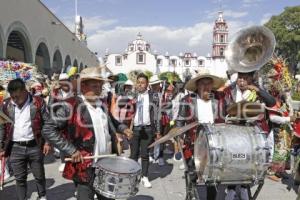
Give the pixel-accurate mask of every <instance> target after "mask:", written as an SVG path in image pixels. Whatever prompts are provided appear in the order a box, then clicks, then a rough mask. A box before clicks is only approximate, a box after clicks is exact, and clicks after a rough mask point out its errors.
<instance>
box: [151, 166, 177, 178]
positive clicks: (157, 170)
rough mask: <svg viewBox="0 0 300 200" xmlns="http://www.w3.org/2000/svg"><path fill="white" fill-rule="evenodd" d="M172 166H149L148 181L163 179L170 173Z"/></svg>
mask: <svg viewBox="0 0 300 200" xmlns="http://www.w3.org/2000/svg"><path fill="white" fill-rule="evenodd" d="M173 168H174V166H173V164H169V163H166V164H165V165H164V166H159V165H158V164H156V163H155V164H150V167H149V181H153V180H155V179H157V178H164V177H166V176H168V175H169V174H171V173H172V171H173Z"/></svg>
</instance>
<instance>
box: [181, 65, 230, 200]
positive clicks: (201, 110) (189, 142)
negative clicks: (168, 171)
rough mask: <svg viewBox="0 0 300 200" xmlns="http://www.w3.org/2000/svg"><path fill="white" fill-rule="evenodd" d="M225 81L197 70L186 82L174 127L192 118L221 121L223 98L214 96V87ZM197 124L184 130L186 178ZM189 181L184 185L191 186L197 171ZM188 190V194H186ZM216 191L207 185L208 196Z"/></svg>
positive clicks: (190, 165)
mask: <svg viewBox="0 0 300 200" xmlns="http://www.w3.org/2000/svg"><path fill="white" fill-rule="evenodd" d="M223 84H224V82H223V80H222V79H221V78H219V77H217V76H214V75H211V74H210V73H209V71H208V70H203V71H200V72H199V73H198V74H197V75H196V76H195V77H194V78H193V79H191V80H189V81H188V82H187V83H186V86H185V89H187V90H189V91H190V92H191V93H190V94H188V95H186V96H185V97H184V98H183V99H182V101H181V104H180V107H179V113H178V117H177V120H176V127H183V126H185V125H186V124H190V123H192V122H195V121H197V122H199V123H220V122H223V117H222V116H223V115H222V112H223V111H222V110H221V108H222V106H221V105H222V102H221V101H219V100H218V97H217V96H215V94H216V93H215V90H217V89H218V88H220V87H221V86H222V85H223ZM199 128H200V126H199V127H198V128H194V129H190V130H189V131H188V132H187V133H185V134H184V136H183V139H184V144H183V157H184V160H185V162H186V164H187V169H186V172H185V175H186V179H187V180H189V179H188V177H187V176H189V174H191V173H193V172H194V171H195V164H194V160H193V151H194V146H193V145H194V141H195V138H196V132H198V131H197V129H199ZM190 179H191V181H186V183H187V184H189V185H187V186H186V187H187V188H188V190H190V189H191V187H192V186H191V184H193V183H192V182H193V181H194V183H196V181H197V175H196V174H193V175H192V177H191V178H190ZM189 195H191V194H187V197H189ZM216 195H217V192H216V189H215V187H214V186H207V199H212V200H213V199H215V198H216Z"/></svg>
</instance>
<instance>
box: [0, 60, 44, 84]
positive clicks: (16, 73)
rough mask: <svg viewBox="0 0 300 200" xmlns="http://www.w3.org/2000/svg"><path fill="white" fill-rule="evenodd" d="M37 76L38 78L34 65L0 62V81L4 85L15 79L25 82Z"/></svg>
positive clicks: (10, 61)
mask: <svg viewBox="0 0 300 200" xmlns="http://www.w3.org/2000/svg"><path fill="white" fill-rule="evenodd" d="M38 75H39V76H40V73H39V72H38V71H37V67H36V66H35V65H34V64H30V63H23V62H16V61H12V60H7V61H3V60H0V81H1V82H3V83H4V84H5V83H8V82H9V81H10V80H13V79H16V78H21V79H22V80H24V81H25V82H26V81H29V80H31V79H33V78H34V77H36V76H38Z"/></svg>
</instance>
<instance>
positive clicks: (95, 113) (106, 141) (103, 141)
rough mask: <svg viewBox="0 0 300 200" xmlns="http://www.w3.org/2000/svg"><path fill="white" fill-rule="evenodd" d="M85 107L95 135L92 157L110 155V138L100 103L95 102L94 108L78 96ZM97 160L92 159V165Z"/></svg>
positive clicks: (105, 117)
mask: <svg viewBox="0 0 300 200" xmlns="http://www.w3.org/2000/svg"><path fill="white" fill-rule="evenodd" d="M80 96H81V98H82V99H83V102H84V104H85V105H86V107H87V109H88V111H89V113H90V116H91V119H92V122H93V128H94V133H95V145H94V156H98V155H102V154H110V153H111V137H110V135H109V130H108V120H107V116H106V114H105V113H104V112H103V110H102V108H101V102H100V101H98V102H96V108H95V107H94V106H92V105H91V104H90V103H89V102H88V101H87V100H86V99H85V97H84V96H83V95H80ZM97 160H98V159H94V163H96V162H97Z"/></svg>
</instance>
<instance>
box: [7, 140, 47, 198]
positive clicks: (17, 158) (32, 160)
mask: <svg viewBox="0 0 300 200" xmlns="http://www.w3.org/2000/svg"><path fill="white" fill-rule="evenodd" d="M10 163H11V167H12V170H13V173H14V176H15V178H16V189H17V196H18V199H19V200H24V199H27V198H26V195H27V174H28V172H27V169H28V165H29V167H30V169H31V172H32V174H33V176H34V178H35V183H36V187H37V191H38V195H39V197H42V196H45V195H46V178H45V169H44V155H43V153H42V151H41V149H40V147H39V146H38V145H36V144H35V145H31V146H21V145H19V144H17V143H14V144H13V146H12V149H11V154H10Z"/></svg>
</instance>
